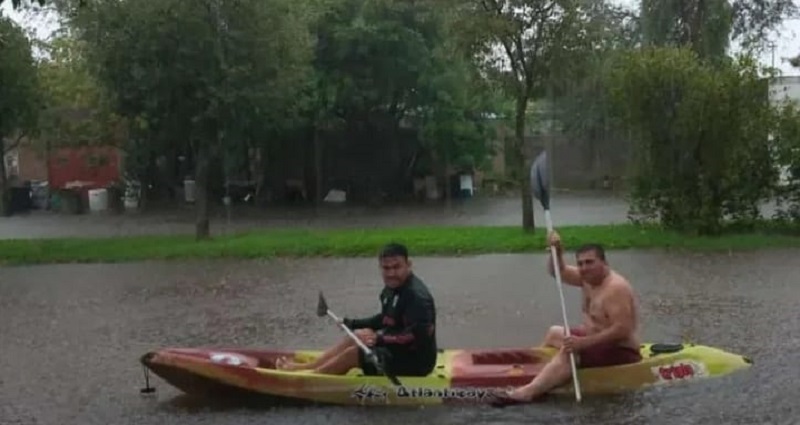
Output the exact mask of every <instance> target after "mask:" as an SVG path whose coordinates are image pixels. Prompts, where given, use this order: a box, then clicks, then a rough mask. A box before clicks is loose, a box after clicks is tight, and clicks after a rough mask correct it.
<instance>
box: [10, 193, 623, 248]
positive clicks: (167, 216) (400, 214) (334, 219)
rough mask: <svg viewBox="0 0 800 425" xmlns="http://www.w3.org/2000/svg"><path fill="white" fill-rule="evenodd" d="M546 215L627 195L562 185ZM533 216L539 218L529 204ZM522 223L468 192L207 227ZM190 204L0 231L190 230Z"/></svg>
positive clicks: (589, 211)
mask: <svg viewBox="0 0 800 425" xmlns="http://www.w3.org/2000/svg"><path fill="white" fill-rule="evenodd" d="M551 208H552V212H553V215H554V217H553V219H554V220H555V222H556V223H557V224H560V225H565V224H608V223H619V222H624V221H625V220H626V219H627V217H626V215H627V211H628V206H627V203H626V202H625V201H624V200H623V199H621V198H618V197H613V196H611V195H609V194H606V193H597V192H589V193H566V194H558V195H554V199H553V201H552V206H551ZM534 218H535V220H536V222H537V223H543V222H544V215H543V212H542V209H541V207H540V206H539V205H538V204H536V205H535V208H534ZM521 224H522V204H521V201H520V200H519V199H517V198H515V197H475V198H471V199H465V200H455V201H453V203H452V205H451V207H450V208H448V207H447V206H446V204H445V203H444V202H429V203H415V204H402V205H388V206H381V207H369V206H354V205H324V206H323V207H321V208H320V209H318V210H315V209H314V208H310V207H286V206H273V207H263V208H256V207H248V206H238V207H233V208H231V211H230V215H229V214H228V211H227V210H226V209H225V208H224V207H217V208H215V209H214V211H213V213H212V223H211V230H212V232H213V233H217V234H223V233H227V232H241V231H246V230H251V229H258V228H271V227H316V228H319V227H328V228H330V227H367V228H368V227H391V226H436V225H481V226H484V225H485V226H497V225H500V226H503V225H512V226H516V225H521ZM193 232H194V211H193V209H192V206H191V205H181V206H178V207H172V208H168V209H164V208H158V209H154V210H152V211H147V212H144V213H137V212H129V213H125V214H123V215H112V214H107V213H105V212H102V213H90V214H81V215H65V214H58V213H51V212H42V211H34V212H32V213H29V214H25V215H18V216H12V217H2V218H0V239H10V238H15V239H16V238H41V237H61V236H113V235H137V234H175V233H184V234H192V233H193Z"/></svg>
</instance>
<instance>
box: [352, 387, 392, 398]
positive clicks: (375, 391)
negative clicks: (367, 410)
mask: <svg viewBox="0 0 800 425" xmlns="http://www.w3.org/2000/svg"><path fill="white" fill-rule="evenodd" d="M386 396H387V394H386V391H385V390H384V389H383V388H379V387H373V386H372V385H362V386H360V387H358V389H357V390H355V391H353V395H352V396H351V397H353V398H355V399H358V401H373V400H383V401H386Z"/></svg>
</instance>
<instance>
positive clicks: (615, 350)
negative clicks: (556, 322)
mask: <svg viewBox="0 0 800 425" xmlns="http://www.w3.org/2000/svg"><path fill="white" fill-rule="evenodd" d="M569 331H570V334H572V335H575V336H586V331H585V330H584V329H583V328H570V329H569ZM640 360H642V355H641V353H640V352H639V350H634V349H632V348H628V347H618V346H615V345H612V344H598V345H595V346H593V347H589V348H587V349H585V350H583V351H581V352H580V353H579V354H578V355H576V356H575V361H576V363H577V365H576V366H578V367H579V368H581V369H586V368H590V367H606V366H617V365H623V364H629V363H636V362H638V361H640Z"/></svg>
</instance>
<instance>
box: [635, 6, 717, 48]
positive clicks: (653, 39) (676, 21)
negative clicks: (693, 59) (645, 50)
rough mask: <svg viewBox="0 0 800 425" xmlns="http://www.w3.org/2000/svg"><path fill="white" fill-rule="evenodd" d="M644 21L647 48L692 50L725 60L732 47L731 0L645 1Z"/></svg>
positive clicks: (642, 13) (643, 34)
mask: <svg viewBox="0 0 800 425" xmlns="http://www.w3.org/2000/svg"><path fill="white" fill-rule="evenodd" d="M641 20H642V36H643V39H644V41H645V43H646V44H647V45H652V46H684V47H690V48H691V49H692V50H694V52H695V53H697V54H698V55H699V56H700V57H703V58H722V57H724V56H725V54H726V53H727V50H728V45H729V43H730V36H731V31H732V29H733V7H732V6H731V5H730V4H729V2H728V1H727V0H705V1H702V2H690V3H688V4H687V3H686V2H684V1H681V0H642V11H641Z"/></svg>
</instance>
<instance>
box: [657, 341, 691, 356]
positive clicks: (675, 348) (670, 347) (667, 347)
mask: <svg viewBox="0 0 800 425" xmlns="http://www.w3.org/2000/svg"><path fill="white" fill-rule="evenodd" d="M681 350H683V344H666V343H656V344H652V345H651V346H650V355H651V356H657V355H659V354H671V353H677V352H679V351H681Z"/></svg>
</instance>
